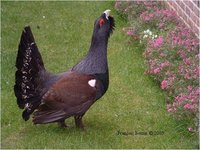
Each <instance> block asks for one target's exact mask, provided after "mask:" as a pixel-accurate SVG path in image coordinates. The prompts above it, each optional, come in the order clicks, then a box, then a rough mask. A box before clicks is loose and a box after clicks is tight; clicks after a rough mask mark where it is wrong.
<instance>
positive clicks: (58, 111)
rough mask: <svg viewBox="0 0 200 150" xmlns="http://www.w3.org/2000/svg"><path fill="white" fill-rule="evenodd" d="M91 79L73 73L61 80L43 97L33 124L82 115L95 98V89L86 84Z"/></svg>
mask: <svg viewBox="0 0 200 150" xmlns="http://www.w3.org/2000/svg"><path fill="white" fill-rule="evenodd" d="M92 79H95V77H94V76H92V75H84V74H79V73H75V72H72V73H70V74H69V75H67V76H66V77H63V78H61V79H60V80H59V81H58V82H56V83H55V84H54V85H53V86H52V87H51V88H50V89H49V91H48V92H47V93H46V94H45V95H44V96H43V99H42V104H41V105H40V106H39V109H38V110H37V111H36V112H34V114H33V115H34V116H33V122H34V123H36V124H38V123H49V122H55V121H58V120H60V119H63V118H68V117H70V116H73V115H82V114H84V113H85V112H86V111H87V110H88V108H89V107H90V106H91V105H92V104H93V103H94V100H95V97H96V88H95V87H92V86H90V85H89V84H88V81H90V80H92Z"/></svg>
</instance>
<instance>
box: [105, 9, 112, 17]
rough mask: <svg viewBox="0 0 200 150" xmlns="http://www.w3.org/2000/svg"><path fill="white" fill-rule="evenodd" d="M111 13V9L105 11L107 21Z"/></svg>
mask: <svg viewBox="0 0 200 150" xmlns="http://www.w3.org/2000/svg"><path fill="white" fill-rule="evenodd" d="M110 12H111V10H110V9H107V10H105V11H104V14H105V15H106V19H107V20H108V17H109V16H110Z"/></svg>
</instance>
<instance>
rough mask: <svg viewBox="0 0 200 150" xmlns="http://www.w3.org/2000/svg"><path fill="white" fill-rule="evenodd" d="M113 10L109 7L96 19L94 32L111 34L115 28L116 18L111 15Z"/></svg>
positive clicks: (101, 34) (100, 34)
mask: <svg viewBox="0 0 200 150" xmlns="http://www.w3.org/2000/svg"><path fill="white" fill-rule="evenodd" d="M110 12H111V10H109V9H107V10H105V11H104V12H103V14H102V15H101V16H100V17H99V18H97V19H96V21H95V23H94V32H95V33H96V34H98V35H99V36H104V35H105V36H108V37H109V36H110V34H111V33H112V32H113V30H114V28H115V21H114V18H113V17H111V16H110Z"/></svg>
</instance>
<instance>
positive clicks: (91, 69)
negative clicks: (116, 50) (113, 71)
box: [73, 35, 108, 74]
mask: <svg viewBox="0 0 200 150" xmlns="http://www.w3.org/2000/svg"><path fill="white" fill-rule="evenodd" d="M107 43H108V37H101V36H95V35H93V37H92V40H91V46H90V49H89V51H88V54H87V56H86V57H85V58H84V59H83V60H82V61H81V62H80V63H79V64H77V65H76V66H75V67H74V68H73V70H76V71H79V72H81V73H86V74H97V73H106V71H107V70H108V64H107Z"/></svg>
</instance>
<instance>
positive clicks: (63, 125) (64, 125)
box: [58, 121, 69, 128]
mask: <svg viewBox="0 0 200 150" xmlns="http://www.w3.org/2000/svg"><path fill="white" fill-rule="evenodd" d="M58 125H59V126H60V127H61V128H68V127H69V126H67V125H66V124H65V121H60V122H58Z"/></svg>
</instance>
